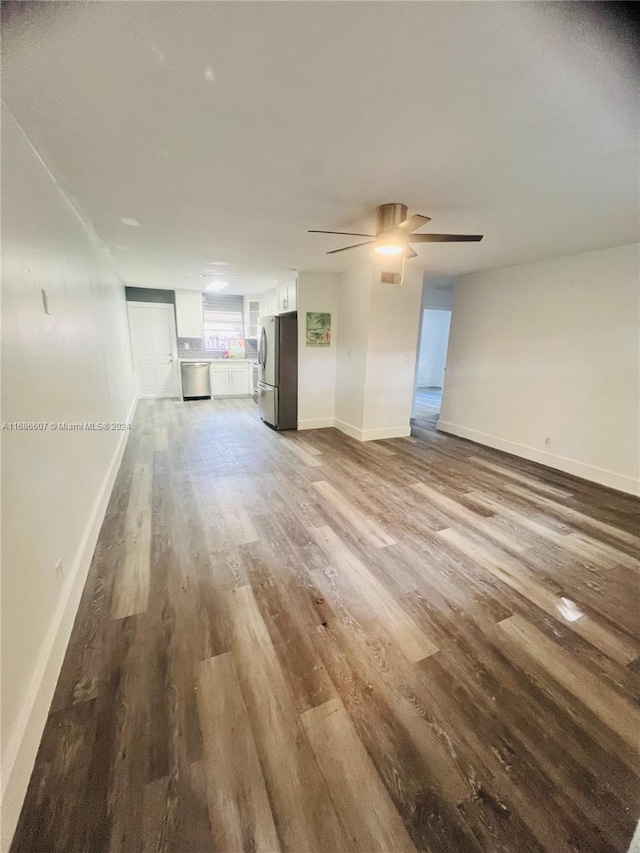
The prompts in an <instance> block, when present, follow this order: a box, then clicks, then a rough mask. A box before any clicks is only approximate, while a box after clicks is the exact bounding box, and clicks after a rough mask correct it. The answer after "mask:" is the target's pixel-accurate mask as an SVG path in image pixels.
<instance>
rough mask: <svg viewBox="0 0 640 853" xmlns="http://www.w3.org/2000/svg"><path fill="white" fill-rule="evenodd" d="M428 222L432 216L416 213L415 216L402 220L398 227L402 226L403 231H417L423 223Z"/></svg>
mask: <svg viewBox="0 0 640 853" xmlns="http://www.w3.org/2000/svg"><path fill="white" fill-rule="evenodd" d="M427 222H431V217H429V216H422V214H421V213H414V214H413V216H410V217H409V218H408V219H405V220H404V222H401V223H400V224H399V225H398V228H402V230H403V231H409V232H411V231H417V230H418V228H421V227H422V226H423V225H426V224H427Z"/></svg>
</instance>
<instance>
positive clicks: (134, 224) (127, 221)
mask: <svg viewBox="0 0 640 853" xmlns="http://www.w3.org/2000/svg"><path fill="white" fill-rule="evenodd" d="M120 222H122V224H123V225H128V226H129V228H139V227H140V223H139V222H138V220H137V219H132V218H131V217H130V216H121V217H120Z"/></svg>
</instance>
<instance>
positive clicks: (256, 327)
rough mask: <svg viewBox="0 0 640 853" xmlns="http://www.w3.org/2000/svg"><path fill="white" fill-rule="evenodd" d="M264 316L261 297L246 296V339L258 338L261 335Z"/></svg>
mask: <svg viewBox="0 0 640 853" xmlns="http://www.w3.org/2000/svg"><path fill="white" fill-rule="evenodd" d="M261 316H262V303H261V300H260V297H259V296H245V298H244V336H245V338H257V337H258V335H259V334H260V317H261Z"/></svg>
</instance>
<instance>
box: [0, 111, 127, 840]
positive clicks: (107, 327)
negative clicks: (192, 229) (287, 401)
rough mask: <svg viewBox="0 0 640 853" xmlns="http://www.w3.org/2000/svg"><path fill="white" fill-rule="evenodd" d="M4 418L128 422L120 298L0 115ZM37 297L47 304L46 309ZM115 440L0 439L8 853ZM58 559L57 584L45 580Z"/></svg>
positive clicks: (99, 435) (84, 233) (39, 166)
mask: <svg viewBox="0 0 640 853" xmlns="http://www.w3.org/2000/svg"><path fill="white" fill-rule="evenodd" d="M2 237H3V246H2V249H3V252H2V420H3V421H4V422H5V423H6V422H18V421H31V422H38V421H44V422H51V421H55V422H58V421H64V422H68V421H71V422H78V421H81V422H84V421H126V420H127V418H128V415H129V413H130V410H131V407H132V404H133V402H134V386H133V377H132V369H131V354H130V349H129V337H128V330H127V317H126V310H125V302H124V289H123V288H122V286H121V285H120V283H119V281H118V280H117V279H116V278H115V277H114V275H113V274H112V273H111V272H110V271H109V269H108V266H107V265H106V264H105V262H104V260H103V257H102V255H101V253H100V252H99V250H98V249H97V247H96V244H95V242H94V240H93V238H92V236H91V235H90V233H89V231H88V230H87V228H86V226H85V225H84V224H83V223H82V222H81V220H80V219H79V218H78V216H77V214H76V213H75V212H74V210H73V209H72V208H71V206H70V204H69V203H68V201H67V200H66V199H65V197H64V196H63V194H62V193H61V191H60V189H59V188H58V186H57V185H56V184H55V182H54V180H53V179H52V177H51V175H50V174H49V173H48V171H47V170H46V168H45V167H44V165H43V163H42V161H41V160H40V159H39V157H38V156H37V154H36V153H35V151H34V150H33V149H32V148H31V146H30V145H29V143H28V141H27V139H26V137H25V136H24V135H23V133H22V131H21V130H20V129H19V127H18V126H17V124H16V123H15V121H14V119H13V117H12V116H11V114H10V113H9V112H8V111H7V110H5V109H3V112H2ZM41 288H46V290H47V292H48V295H49V302H50V306H51V315H50V316H49V315H47V314H45V313H44V310H43V305H42V299H41V292H40V291H41ZM124 435H125V434H123V433H118V432H111V431H108V432H64V431H53V430H51V429H48V430H46V431H37V432H12V431H6V430H5V431H3V432H2V496H3V501H2V503H3V506H2V509H3V516H2V564H3V565H2V652H3V654H2V782H3V802H2V811H3V826H2V831H3V837H2V844H3V849H7V847H8V844H9V841H10V838H11V834H12V832H13V830H14V827H15V823H16V820H17V817H18V813H19V809H20V806H21V801H22V797H23V795H24V792H25V790H26V785H27V782H28V779H29V775H30V772H31V768H32V764H33V760H34V758H35V753H36V750H37V746H38V743H39V740H40V736H41V733H42V728H43V725H44V721H45V718H46V715H47V712H48V707H49V703H50V701H51V697H52V693H53V689H54V687H55V683H56V680H57V676H58V673H59V668H60V665H61V662H62V657H63V655H64V651H65V648H66V645H67V641H68V636H69V633H70V630H71V626H72V623H73V618H74V615H75V611H76V608H77V604H78V601H79V596H80V593H81V591H82V587H83V584H84V580H85V575H86V571H87V569H88V565H89V561H90V559H91V555H92V552H93V548H94V546H95V540H96V537H97V534H98V530H99V525H100V523H101V521H102V516H103V514H104V510H105V508H106V500H107V499H108V496H109V493H110V491H111V485H112V480H113V476H114V474H115V471H116V470H117V464H118V463H119V459H120V451H121V449H122V447H123V446H124V443H123V440H122V439H123V438H124ZM59 559H61V560H62V570H63V573H64V577H63V579H62V582H59V581H58V579H57V577H56V571H55V565H56V562H57V561H58V560H59Z"/></svg>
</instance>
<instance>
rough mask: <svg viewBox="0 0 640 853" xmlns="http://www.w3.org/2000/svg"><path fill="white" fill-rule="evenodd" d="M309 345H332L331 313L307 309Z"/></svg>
mask: <svg viewBox="0 0 640 853" xmlns="http://www.w3.org/2000/svg"><path fill="white" fill-rule="evenodd" d="M307 346H308V347H330V346H331V314H322V313H320V312H318V311H307Z"/></svg>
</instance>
